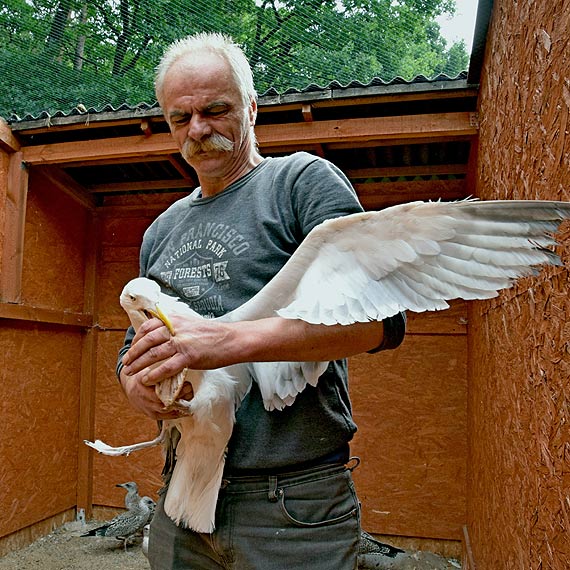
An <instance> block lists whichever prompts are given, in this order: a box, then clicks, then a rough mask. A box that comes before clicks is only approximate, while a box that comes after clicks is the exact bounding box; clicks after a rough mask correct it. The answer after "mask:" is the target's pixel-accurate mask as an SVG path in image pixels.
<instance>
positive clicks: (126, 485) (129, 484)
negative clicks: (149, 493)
mask: <svg viewBox="0 0 570 570" xmlns="http://www.w3.org/2000/svg"><path fill="white" fill-rule="evenodd" d="M116 487H123V489H126V490H127V491H135V492H137V493H138V490H139V487H138V485H137V484H136V483H135V482H134V481H127V482H126V483H117V485H116Z"/></svg>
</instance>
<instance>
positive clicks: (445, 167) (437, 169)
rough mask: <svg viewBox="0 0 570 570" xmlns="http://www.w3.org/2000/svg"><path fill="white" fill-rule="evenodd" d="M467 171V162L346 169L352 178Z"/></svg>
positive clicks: (462, 172)
mask: <svg viewBox="0 0 570 570" xmlns="http://www.w3.org/2000/svg"><path fill="white" fill-rule="evenodd" d="M466 172H467V165H466V164H426V165H422V166H388V167H381V168H351V169H348V170H345V171H344V173H345V174H346V175H347V176H348V178H350V179H351V180H354V179H361V178H389V177H394V176H438V175H442V174H465V173H466Z"/></svg>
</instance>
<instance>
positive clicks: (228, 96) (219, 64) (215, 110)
mask: <svg viewBox="0 0 570 570" xmlns="http://www.w3.org/2000/svg"><path fill="white" fill-rule="evenodd" d="M163 112H164V115H165V116H166V119H167V121H168V124H169V125H170V131H171V132H172V136H173V137H174V139H175V141H176V143H177V145H178V147H179V148H180V150H181V152H182V155H183V156H184V158H185V159H186V161H187V162H188V163H189V164H190V165H191V166H192V167H193V168H194V169H195V170H196V172H197V173H198V176H199V177H208V178H224V179H227V178H230V179H231V178H232V176H233V173H234V172H236V171H240V169H241V167H242V165H243V164H245V163H246V162H247V161H248V158H249V156H250V153H251V149H252V146H253V140H252V136H251V126H252V125H253V122H254V120H255V103H252V104H251V105H250V106H245V105H244V103H243V100H242V96H241V94H240V92H239V90H238V87H237V85H236V83H235V81H234V78H233V77H232V74H231V72H230V69H229V67H228V65H227V63H226V62H225V61H224V60H223V59H221V58H220V57H218V56H215V55H212V54H204V55H202V56H201V57H200V60H199V61H194V62H191V63H189V62H185V61H183V60H179V61H177V62H176V63H175V64H174V65H173V66H172V67H171V68H170V70H169V71H168V73H167V74H166V77H165V80H164V86H163Z"/></svg>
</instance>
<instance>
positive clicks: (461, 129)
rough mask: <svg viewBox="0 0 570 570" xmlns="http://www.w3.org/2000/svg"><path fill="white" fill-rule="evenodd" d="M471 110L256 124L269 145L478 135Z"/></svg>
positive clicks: (262, 141) (261, 138)
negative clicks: (282, 123) (280, 123)
mask: <svg viewBox="0 0 570 570" xmlns="http://www.w3.org/2000/svg"><path fill="white" fill-rule="evenodd" d="M470 115H471V113H467V112H461V113H434V114H429V115H405V116H394V117H369V118H365V119H344V120H335V121H313V122H310V123H307V122H304V123H291V124H286V125H261V126H259V127H257V128H256V134H257V138H258V141H259V145H260V146H261V147H263V148H266V149H269V148H272V147H276V146H280V145H290V144H298V145H300V146H306V145H312V144H327V143H334V142H339V141H342V142H344V143H347V142H363V141H366V142H371V141H376V140H391V141H392V142H394V141H404V140H405V141H413V140H415V139H419V138H424V137H426V136H431V137H434V136H437V137H446V136H451V135H453V136H457V135H461V136H474V135H476V134H477V129H476V127H475V126H473V124H472V123H471V121H470Z"/></svg>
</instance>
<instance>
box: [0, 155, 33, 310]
mask: <svg viewBox="0 0 570 570" xmlns="http://www.w3.org/2000/svg"><path fill="white" fill-rule="evenodd" d="M7 174H8V175H7V184H6V191H5V200H4V228H3V229H4V233H3V240H2V244H1V245H2V250H1V252H0V254H1V258H0V300H2V301H5V302H8V303H18V302H20V300H21V295H22V263H23V259H24V229H25V223H26V200H27V194H28V169H27V166H26V164H25V163H24V162H23V155H22V152H21V151H18V152H14V153H13V154H11V155H10V157H9V164H8V173H7ZM1 195H2V194H0V196H1Z"/></svg>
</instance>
